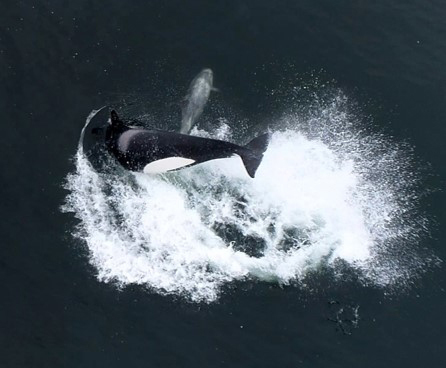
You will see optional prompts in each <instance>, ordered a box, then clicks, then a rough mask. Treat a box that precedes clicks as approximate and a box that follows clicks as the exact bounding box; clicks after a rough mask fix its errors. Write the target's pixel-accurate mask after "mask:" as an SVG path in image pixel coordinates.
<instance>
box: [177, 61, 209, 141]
mask: <svg viewBox="0 0 446 368" xmlns="http://www.w3.org/2000/svg"><path fill="white" fill-rule="evenodd" d="M212 83H213V73H212V70H211V69H203V70H202V71H201V72H200V73H198V75H197V76H196V77H195V78H194V79H193V80H192V82H191V83H190V85H189V89H188V91H187V95H186V97H185V98H184V105H183V108H182V109H181V115H182V116H181V130H180V133H182V134H189V132H190V130H191V129H192V126H193V125H194V124H195V122H196V121H197V120H198V118H199V117H200V115H201V113H202V112H203V109H204V106H205V105H206V102H207V101H208V99H209V94H210V93H211V91H217V89H216V88H213V87H212Z"/></svg>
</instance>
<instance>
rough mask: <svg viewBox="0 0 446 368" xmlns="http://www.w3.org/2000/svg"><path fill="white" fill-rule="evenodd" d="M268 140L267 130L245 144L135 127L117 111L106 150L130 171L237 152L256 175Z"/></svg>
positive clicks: (169, 166)
mask: <svg viewBox="0 0 446 368" xmlns="http://www.w3.org/2000/svg"><path fill="white" fill-rule="evenodd" d="M268 142H269V134H268V133H267V134H263V135H261V136H259V137H257V138H255V139H253V140H252V141H251V142H250V143H248V144H247V145H246V146H244V147H243V146H239V145H236V144H233V143H230V142H225V141H221V140H216V139H208V138H202V137H195V136H190V135H185V134H180V133H174V132H167V131H161V130H148V129H143V128H139V127H135V128H133V127H129V126H128V125H126V124H125V123H124V122H123V121H121V120H120V119H119V117H118V115H117V113H116V112H115V111H112V112H111V118H110V124H109V125H108V127H107V129H106V146H107V149H108V150H109V152H110V153H111V154H112V155H113V156H114V157H115V158H116V159H117V160H118V162H119V163H120V164H121V165H122V166H123V167H124V168H126V169H128V170H131V171H139V172H145V173H150V174H156V173H163V172H169V171H173V170H178V169H181V168H184V167H190V166H192V165H197V164H200V163H202V162H206V161H210V160H215V159H219V158H227V157H231V156H233V155H238V156H240V157H241V159H242V161H243V163H244V165H245V167H246V171H247V172H248V174H249V176H251V177H252V178H253V177H254V175H255V173H256V170H257V168H258V167H259V165H260V162H261V161H262V158H263V153H264V152H265V150H266V148H267V146H268Z"/></svg>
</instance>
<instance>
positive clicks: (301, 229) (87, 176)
mask: <svg viewBox="0 0 446 368" xmlns="http://www.w3.org/2000/svg"><path fill="white" fill-rule="evenodd" d="M348 106H349V104H348V101H347V99H346V98H345V97H344V96H342V95H338V96H336V97H335V98H333V99H332V101H331V102H330V103H329V104H326V105H324V106H319V107H318V108H315V109H313V110H312V111H311V112H309V111H307V112H306V113H305V114H303V113H287V114H285V115H284V116H283V117H282V118H280V119H278V120H277V121H276V122H275V123H274V126H275V128H276V131H275V132H274V133H273V136H272V141H271V143H270V146H269V147H268V150H267V151H266V153H265V156H264V159H263V162H262V164H261V165H260V167H259V169H258V171H257V174H256V178H255V179H254V180H252V179H251V178H249V177H248V175H247V174H246V172H245V171H244V168H243V165H242V163H241V161H240V159H239V158H238V157H234V158H230V159H224V160H215V161H211V162H207V163H204V164H201V165H198V166H195V167H192V168H189V169H185V170H182V171H178V172H175V173H170V174H166V175H163V176H148V175H144V174H130V173H126V172H124V171H123V170H120V169H118V168H116V167H114V166H113V164H110V165H108V169H107V170H103V171H101V170H95V168H94V167H93V166H92V164H91V163H90V161H89V160H88V159H87V158H86V157H85V155H84V153H83V152H82V150H81V149H80V148H79V149H78V152H77V154H76V156H75V171H74V172H73V173H71V174H69V175H68V177H67V180H66V189H67V190H68V191H69V194H68V196H67V199H66V203H65V205H64V206H63V211H65V212H73V213H74V214H75V216H76V217H77V218H78V219H79V220H80V223H79V225H78V228H77V230H76V231H75V232H74V235H75V236H76V237H78V238H80V239H82V240H83V241H84V242H85V243H86V245H87V247H88V250H89V258H90V262H91V264H92V265H93V266H94V267H95V269H96V270H97V277H98V279H99V280H101V281H103V282H113V283H116V284H117V285H119V286H120V287H124V286H126V285H129V284H139V285H144V286H145V287H148V288H150V289H151V290H155V291H157V292H159V293H162V294H176V295H182V296H184V297H186V298H188V299H190V300H192V301H205V302H211V301H214V300H216V299H217V298H218V296H219V294H220V293H221V290H222V287H223V286H224V285H225V284H227V283H229V282H231V281H234V280H247V281H248V282H249V280H259V281H263V282H271V283H279V284H290V283H293V284H296V285H301V286H302V287H305V286H304V281H305V279H306V277H308V275H310V274H311V273H314V272H317V271H318V269H320V268H321V267H324V268H329V269H332V270H333V271H334V272H333V274H335V275H339V274H341V275H342V271H340V269H342V267H346V266H347V267H348V268H349V269H350V270H354V271H355V272H356V274H357V275H358V277H359V278H360V279H361V280H362V281H363V282H365V283H371V284H374V285H379V286H392V285H396V284H401V283H405V282H407V281H408V280H410V279H411V278H412V277H413V276H414V275H415V274H416V273H417V272H418V271H419V270H420V269H421V268H422V267H423V265H424V264H425V263H426V262H425V260H423V259H421V257H419V256H417V254H416V251H414V249H415V246H416V244H417V242H418V239H419V237H420V236H421V235H422V233H423V231H424V230H425V228H426V221H425V220H424V218H422V216H420V215H419V214H418V213H417V203H418V202H417V201H418V194H419V193H418V191H417V188H418V186H417V185H418V184H417V183H418V177H417V175H415V174H414V172H413V170H412V164H411V160H410V152H409V151H408V150H407V149H406V147H405V146H404V145H396V144H395V143H392V142H391V141H390V140H389V139H388V138H386V137H385V136H383V135H379V134H373V133H370V132H367V130H366V129H364V127H360V126H359V125H361V124H359V123H358V121H357V120H358V119H356V117H355V116H354V115H352V114H350V113H349V112H348ZM358 124H359V125H358ZM194 134H198V135H203V136H213V137H218V138H220V139H222V138H225V139H231V138H232V137H231V129H230V128H229V126H228V125H227V124H226V123H225V122H223V121H222V122H221V124H220V125H219V126H218V127H217V128H216V129H215V131H208V132H206V131H200V130H198V129H196V128H195V130H194ZM246 138H248V139H246V140H249V137H246ZM340 265H342V267H340ZM340 272H341V273H340Z"/></svg>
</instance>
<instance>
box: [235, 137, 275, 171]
mask: <svg viewBox="0 0 446 368" xmlns="http://www.w3.org/2000/svg"><path fill="white" fill-rule="evenodd" d="M270 139H271V134H270V133H266V134H262V135H260V136H258V137H256V138H254V139H253V140H252V141H251V142H249V143H248V144H247V145H246V146H245V148H246V149H247V151H246V152H244V153H243V154H241V155H240V157H241V158H242V161H243V164H244V165H245V168H246V171H247V172H248V174H249V176H250V177H251V178H254V177H255V175H256V171H257V169H258V167H259V166H260V163H261V162H262V159H263V154H264V152H265V151H266V149H267V148H268V144H269V141H270Z"/></svg>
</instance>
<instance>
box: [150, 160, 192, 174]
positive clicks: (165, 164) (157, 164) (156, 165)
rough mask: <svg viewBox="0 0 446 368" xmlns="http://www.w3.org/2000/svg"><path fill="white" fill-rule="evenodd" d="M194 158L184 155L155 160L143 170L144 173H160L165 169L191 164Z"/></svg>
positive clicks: (165, 170) (169, 169)
mask: <svg viewBox="0 0 446 368" xmlns="http://www.w3.org/2000/svg"><path fill="white" fill-rule="evenodd" d="M194 162H195V160H191V159H190V158H184V157H168V158H163V159H161V160H156V161H153V162H151V163H150V164H147V165H146V166H145V167H144V170H143V172H144V173H145V174H161V173H164V172H167V171H171V170H175V169H179V168H181V167H184V166H188V165H191V164H193V163H194Z"/></svg>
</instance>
